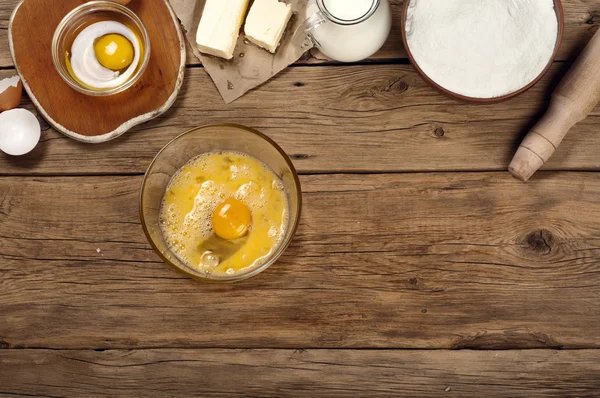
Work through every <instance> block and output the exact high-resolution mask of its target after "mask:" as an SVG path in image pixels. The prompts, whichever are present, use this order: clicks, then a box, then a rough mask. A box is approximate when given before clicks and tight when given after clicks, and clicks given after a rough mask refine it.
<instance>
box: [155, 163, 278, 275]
mask: <svg viewBox="0 0 600 398" xmlns="http://www.w3.org/2000/svg"><path fill="white" fill-rule="evenodd" d="M288 217H289V209H288V202H287V196H286V194H285V191H284V187H283V183H282V182H281V181H280V180H279V178H277V176H276V175H275V174H274V173H273V172H272V171H271V170H270V169H268V168H267V166H265V165H264V164H262V163H261V162H259V161H258V160H256V159H254V158H252V157H250V156H247V155H244V154H241V153H235V152H222V153H208V154H204V155H201V156H199V157H197V158H195V159H193V160H191V161H190V162H189V163H188V164H186V165H185V166H184V167H183V168H182V169H180V170H179V171H178V172H177V173H176V174H175V175H174V176H173V178H172V179H171V182H170V183H169V186H168V187H167V191H166V193H165V196H164V199H163V203H162V208H161V217H160V220H161V221H160V222H161V230H162V233H163V236H164V237H165V240H166V241H167V243H168V245H169V248H170V250H171V251H172V252H173V253H174V254H175V255H176V256H177V257H178V258H179V259H180V260H181V261H182V262H183V263H185V264H186V265H187V266H189V267H191V268H193V269H196V270H198V271H200V272H203V273H205V274H207V275H208V274H210V275H228V276H233V275H238V274H243V273H246V272H249V271H251V270H252V269H254V268H256V267H258V266H260V265H262V264H264V262H265V261H266V260H267V259H268V257H269V256H270V255H271V254H272V253H273V252H274V251H275V250H276V249H277V248H278V247H279V245H280V243H281V241H282V240H283V236H284V235H285V231H286V228H287V224H288Z"/></svg>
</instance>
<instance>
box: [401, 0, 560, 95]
mask: <svg viewBox="0 0 600 398" xmlns="http://www.w3.org/2000/svg"><path fill="white" fill-rule="evenodd" d="M563 30H564V15H563V8H562V4H561V1H560V0H512V1H507V0H486V1H481V0H407V1H405V2H404V13H403V17H402V38H403V41H404V47H405V48H406V51H407V53H408V56H409V58H410V61H411V63H412V64H413V66H414V67H415V68H416V69H417V71H418V72H419V73H420V74H421V75H422V76H423V78H424V79H425V80H426V81H427V82H428V83H429V84H431V85H433V86H434V87H436V88H438V89H439V90H441V91H442V92H444V93H446V94H448V95H450V96H452V97H454V98H458V99H460V100H463V101H467V102H473V103H497V102H501V101H505V100H507V99H510V98H512V97H515V96H517V95H519V94H521V93H523V92H524V91H527V90H528V89H529V88H531V87H532V86H533V85H534V84H536V83H537V82H538V81H539V80H540V79H541V78H542V77H543V76H544V75H545V74H546V72H547V71H548V69H550V67H551V66H552V63H553V62H554V59H555V58H556V55H557V53H558V50H559V48H560V43H561V41H562V37H563Z"/></svg>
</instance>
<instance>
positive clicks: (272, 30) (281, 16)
mask: <svg viewBox="0 0 600 398" xmlns="http://www.w3.org/2000/svg"><path fill="white" fill-rule="evenodd" d="M291 17H292V7H291V6H290V5H289V4H286V3H282V2H279V1H278V0H254V3H253V4H252V7H250V12H249V13H248V18H246V25H245V26H244V33H245V34H246V38H247V39H248V40H250V41H251V42H252V43H254V44H256V45H257V46H259V47H262V48H264V49H266V50H269V51H270V52H272V53H275V51H277V47H278V46H279V42H280V41H281V38H282V37H283V33H284V32H285V28H286V27H287V24H288V22H289V21H290V18H291Z"/></svg>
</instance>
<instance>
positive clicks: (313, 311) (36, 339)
mask: <svg viewBox="0 0 600 398" xmlns="http://www.w3.org/2000/svg"><path fill="white" fill-rule="evenodd" d="M140 183H141V178H140V177H113V176H108V177H89V178H85V179H84V178H78V177H73V178H63V177H52V178H18V177H5V178H2V179H0V231H1V233H0V272H1V273H2V278H0V286H1V288H0V314H2V316H1V317H0V341H2V343H0V344H1V345H3V346H4V347H7V348H19V347H30V348H31V347H46V348H138V347H147V348H149V347H171V348H173V347H188V348H193V347H196V348H198V347H207V348H210V347H227V348H241V347H244V348H251V347H255V348H337V347H343V348H477V349H482V348H483V349H488V348H490V349H491V348H493V349H508V348H559V347H560V348H600V342H599V341H598V339H597V336H598V334H599V333H600V312H598V307H599V306H600V294H598V290H599V286H600V261H599V259H600V251H599V250H600V249H599V246H600V225H599V223H598V216H597V215H598V214H600V175H599V174H596V173H558V174H556V173H541V174H540V178H539V179H538V180H537V181H536V182H533V183H532V184H528V185H525V184H522V183H520V182H518V181H517V180H515V179H513V178H512V177H510V176H509V175H507V174H504V173H437V174H406V175H324V176H307V177H304V178H302V184H303V191H304V201H305V206H304V210H303V218H302V222H301V226H300V228H299V231H298V234H297V237H296V239H295V240H294V242H293V243H292V245H291V247H290V249H289V250H288V251H287V252H286V254H285V255H284V256H283V257H282V259H281V260H280V261H279V262H278V263H277V264H276V265H274V266H273V267H271V268H270V269H269V270H267V271H266V272H265V273H263V274H261V275H260V276H258V277H256V278H254V279H252V280H249V281H246V282H243V283H240V284H235V285H227V286H223V285H208V284H201V283H199V282H194V281H192V280H188V279H186V278H185V277H183V276H182V275H180V274H178V273H176V272H175V271H172V270H171V269H170V268H169V267H168V266H166V265H165V264H163V263H162V262H160V260H159V258H158V257H157V256H156V255H155V253H154V252H153V251H152V250H151V249H150V247H149V245H148V244H147V242H146V241H145V239H144V236H143V234H142V231H141V226H140V223H139V221H138V195H139V194H138V190H139V186H140ZM97 249H99V250H97Z"/></svg>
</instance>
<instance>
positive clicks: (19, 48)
mask: <svg viewBox="0 0 600 398" xmlns="http://www.w3.org/2000/svg"><path fill="white" fill-rule="evenodd" d="M85 2H86V1H84V0H60V1H55V0H23V1H21V3H20V4H19V5H18V6H17V7H16V9H15V11H14V12H13V15H12V18H11V21H10V24H9V26H8V38H9V44H10V50H11V54H12V57H13V60H14V63H15V66H16V68H17V72H18V73H19V75H20V76H21V79H22V80H23V86H24V88H25V90H26V91H27V93H28V94H29V96H30V97H31V100H32V101H33V103H34V104H35V105H36V107H37V108H38V110H39V111H40V113H41V114H42V115H43V116H44V117H45V118H46V119H47V120H48V122H49V123H50V124H51V125H52V126H53V127H54V128H56V129H57V130H58V131H60V132H62V133H63V134H65V135H67V136H69V137H71V138H74V139H76V140H78V141H83V142H89V143H100V142H105V141H109V140H111V139H114V138H116V137H118V136H120V135H121V134H123V133H125V132H126V131H127V130H129V129H131V128H132V127H134V126H136V125H138V124H141V123H144V122H146V121H148V120H150V119H153V118H155V117H157V116H159V115H161V114H162V113H164V112H165V111H167V109H169V108H170V107H171V105H173V103H174V102H175V99H176V97H177V94H178V92H179V90H180V88H181V85H182V82H183V75H184V72H185V57H186V53H185V44H184V40H183V35H182V33H181V29H180V26H179V21H178V20H177V17H176V16H175V14H174V13H173V10H172V9H171V7H170V5H169V3H168V1H167V0H133V1H132V2H131V3H130V4H129V5H128V7H129V8H130V9H131V10H132V11H134V12H135V13H136V14H137V15H138V16H139V17H140V19H141V20H142V21H143V22H144V25H146V29H147V30H148V34H149V36H150V43H151V48H152V51H151V55H150V63H149V64H148V68H147V69H146V71H145V72H144V75H143V76H142V77H141V78H140V80H139V81H138V82H137V83H136V84H135V85H134V86H133V87H131V88H130V89H128V90H127V91H125V92H123V93H120V94H116V95H112V96H109V97H90V96H87V95H85V94H81V93H79V92H77V91H75V90H73V89H72V88H71V87H69V86H68V85H67V84H66V83H65V82H64V81H63V80H62V78H61V77H60V75H59V74H58V72H57V71H56V69H55V67H54V64H53V62H52V37H53V35H54V31H55V30H56V27H57V26H58V24H59V23H60V21H61V20H62V19H63V17H64V16H65V15H67V14H68V13H69V12H70V11H71V10H72V9H74V8H75V7H77V6H79V5H81V4H83V3H85Z"/></svg>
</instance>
